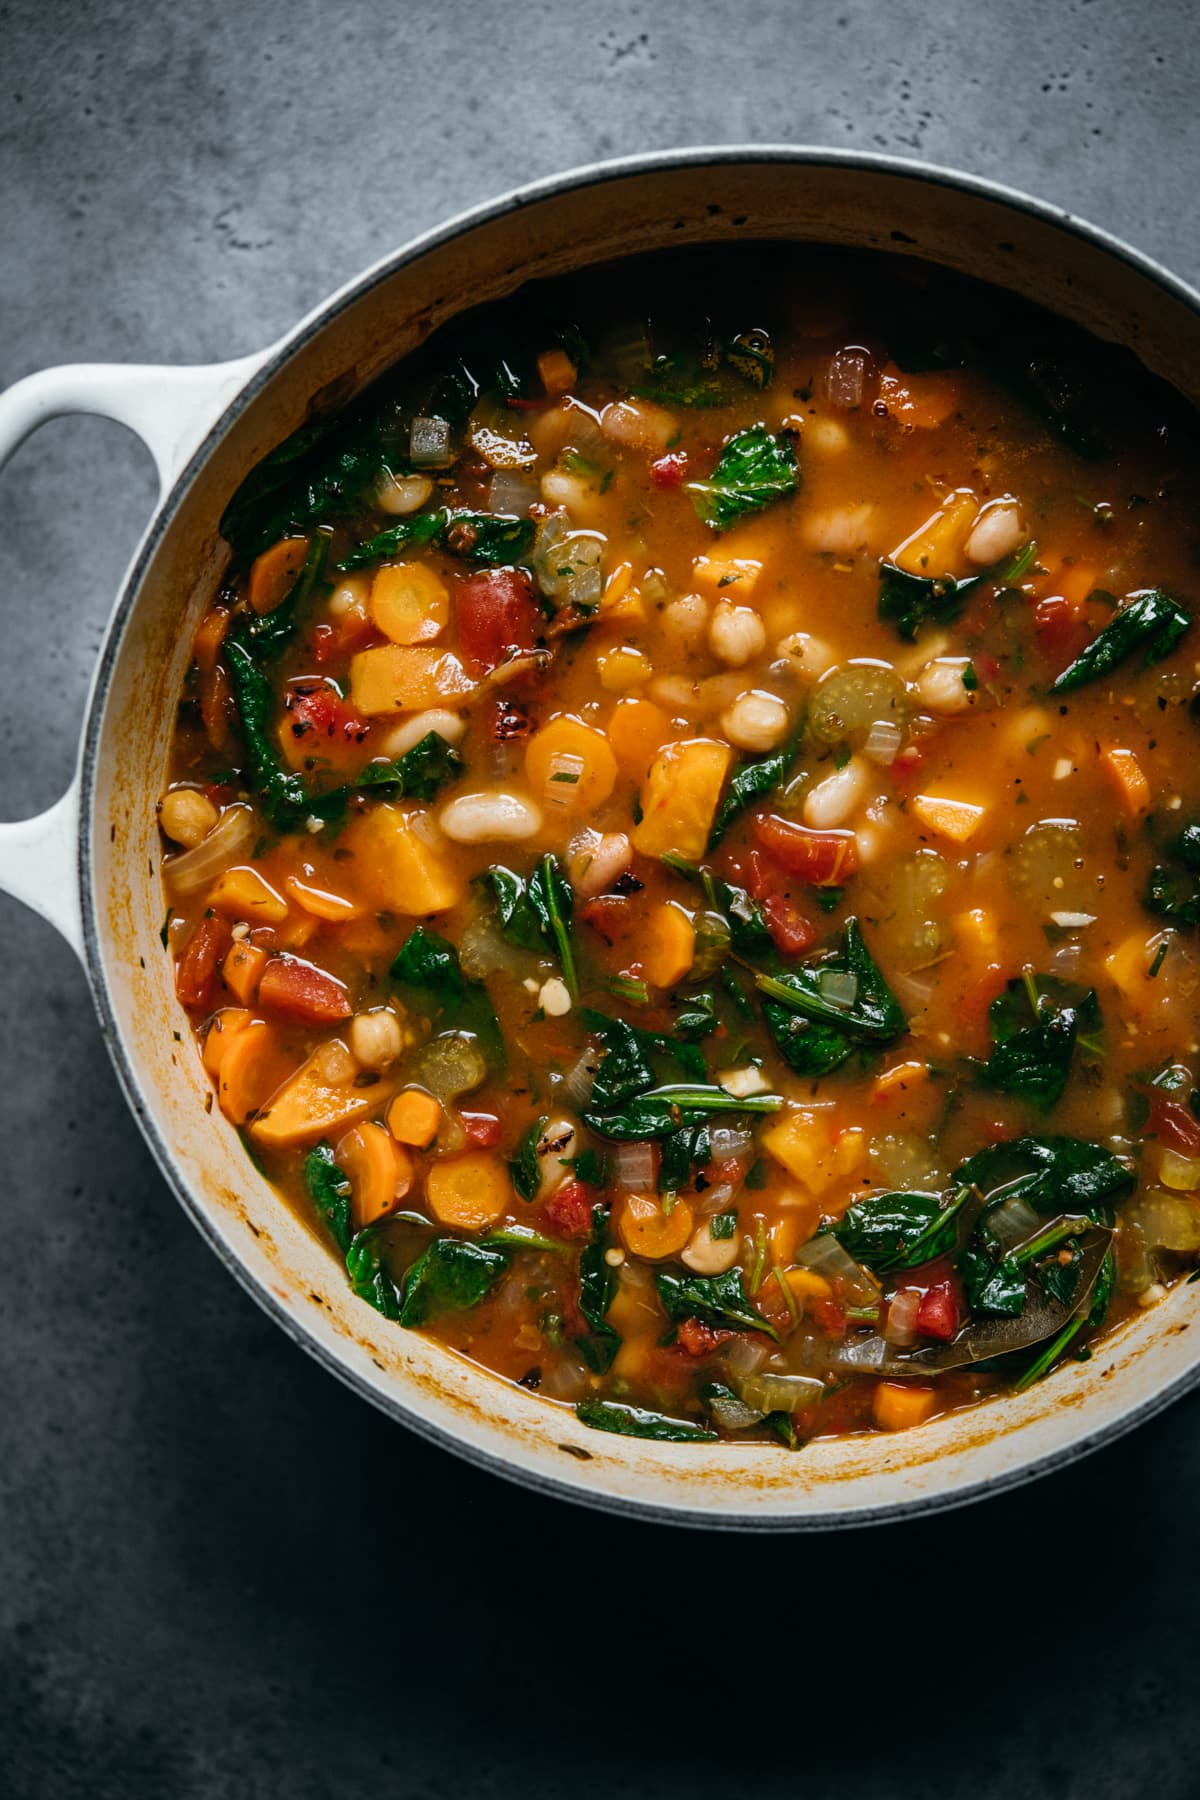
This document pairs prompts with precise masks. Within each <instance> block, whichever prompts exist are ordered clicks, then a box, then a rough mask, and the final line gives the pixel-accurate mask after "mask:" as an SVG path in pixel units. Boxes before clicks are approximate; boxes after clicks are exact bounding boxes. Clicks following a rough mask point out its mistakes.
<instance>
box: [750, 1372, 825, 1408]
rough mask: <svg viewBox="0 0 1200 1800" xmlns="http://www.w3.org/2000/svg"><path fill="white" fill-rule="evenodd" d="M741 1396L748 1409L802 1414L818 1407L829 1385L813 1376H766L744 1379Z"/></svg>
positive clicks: (764, 1374)
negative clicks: (807, 1408) (749, 1407)
mask: <svg viewBox="0 0 1200 1800" xmlns="http://www.w3.org/2000/svg"><path fill="white" fill-rule="evenodd" d="M738 1392H739V1393H740V1394H741V1397H742V1399H743V1400H744V1401H745V1402H746V1404H747V1406H755V1407H758V1408H760V1409H761V1412H763V1413H769V1412H786V1413H794V1412H800V1411H801V1410H802V1409H803V1408H804V1407H806V1406H816V1405H817V1403H818V1401H819V1400H820V1399H821V1398H822V1396H823V1395H824V1393H825V1383H824V1382H823V1381H818V1380H817V1378H816V1377H815V1376H813V1375H771V1374H769V1373H767V1372H765V1371H764V1372H763V1373H761V1374H758V1375H746V1376H744V1377H743V1379H742V1381H741V1383H740V1385H739V1388H738Z"/></svg>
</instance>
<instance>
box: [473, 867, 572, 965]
mask: <svg viewBox="0 0 1200 1800" xmlns="http://www.w3.org/2000/svg"><path fill="white" fill-rule="evenodd" d="M483 879H484V880H485V881H486V882H487V883H488V885H489V886H490V887H491V890H492V898H493V900H494V901H495V903H496V916H497V919H498V920H499V923H500V929H501V931H502V932H503V933H504V935H505V937H506V938H507V939H508V941H509V943H511V944H516V945H517V946H518V948H519V949H522V950H537V949H540V948H541V946H542V944H543V943H545V944H548V945H549V946H550V948H551V949H552V950H553V951H554V953H555V955H556V956H557V957H558V964H559V967H560V968H561V970H562V973H563V980H564V981H565V982H566V984H567V989H568V991H569V993H570V994H571V997H572V999H575V998H577V997H578V994H579V977H578V973H577V971H576V968H575V952H574V947H573V945H572V942H571V918H572V914H573V912H574V905H575V896H574V894H573V893H572V891H571V884H570V882H569V881H568V880H567V878H566V876H565V875H564V874H563V872H562V870H561V869H560V868H559V865H558V858H557V857H555V856H552V855H550V854H547V855H545V856H543V858H542V860H541V862H540V863H539V864H538V866H537V868H536V869H535V870H534V871H533V873H532V875H530V876H529V878H528V880H526V879H525V878H524V877H522V876H520V875H515V874H514V873H513V871H512V870H511V869H506V868H503V867H502V866H501V865H499V864H497V865H496V866H494V867H493V868H490V869H488V871H487V872H486V874H485V875H484V877H483Z"/></svg>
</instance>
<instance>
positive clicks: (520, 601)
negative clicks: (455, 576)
mask: <svg viewBox="0 0 1200 1800" xmlns="http://www.w3.org/2000/svg"><path fill="white" fill-rule="evenodd" d="M454 604H455V615H456V617H457V620H458V641H459V646H460V648H461V650H462V654H463V658H464V660H465V662H466V664H467V667H468V669H469V670H470V671H471V673H472V674H473V675H486V674H488V673H490V671H491V670H492V669H495V668H498V667H499V665H500V664H501V663H502V662H507V660H508V659H509V657H510V656H512V655H513V654H514V652H516V651H520V650H533V649H535V648H536V646H537V641H538V638H539V636H540V635H541V630H542V618H541V614H540V613H539V611H538V608H537V604H536V602H535V601H534V598H533V581H532V578H531V577H530V575H529V574H528V572H527V571H526V570H525V569H481V570H480V571H479V573H478V574H476V575H468V577H467V579H466V580H465V581H463V582H460V584H459V586H458V589H457V592H456V593H455V598H454Z"/></svg>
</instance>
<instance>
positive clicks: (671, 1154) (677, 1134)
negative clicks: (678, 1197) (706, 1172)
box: [658, 1125, 712, 1194]
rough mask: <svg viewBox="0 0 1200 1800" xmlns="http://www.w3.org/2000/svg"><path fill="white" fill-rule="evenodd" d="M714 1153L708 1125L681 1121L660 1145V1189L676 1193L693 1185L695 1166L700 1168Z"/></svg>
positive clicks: (662, 1191) (668, 1192) (660, 1191)
mask: <svg viewBox="0 0 1200 1800" xmlns="http://www.w3.org/2000/svg"><path fill="white" fill-rule="evenodd" d="M711 1157H712V1143H711V1139H710V1137H709V1130H708V1126H707V1125H681V1126H680V1128H679V1130H678V1131H673V1132H671V1133H670V1135H669V1136H668V1137H665V1138H663V1139H662V1142H661V1144H660V1145H659V1163H658V1191H659V1193H660V1194H674V1193H677V1192H678V1191H679V1189H680V1188H685V1187H689V1186H690V1185H691V1179H692V1170H693V1168H697V1169H701V1168H703V1167H704V1165H705V1163H707V1162H709V1161H710V1160H711Z"/></svg>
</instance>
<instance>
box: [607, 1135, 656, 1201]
mask: <svg viewBox="0 0 1200 1800" xmlns="http://www.w3.org/2000/svg"><path fill="white" fill-rule="evenodd" d="M609 1160H610V1163H611V1166H612V1176H613V1186H614V1187H617V1188H620V1189H621V1190H622V1191H623V1192H624V1193H627V1194H652V1193H653V1192H654V1183H655V1179H656V1177H657V1174H658V1158H657V1157H656V1156H655V1154H654V1145H653V1144H652V1143H650V1142H649V1141H647V1140H646V1139H639V1140H638V1141H637V1142H636V1143H633V1144H614V1145H613V1147H612V1150H611V1151H610V1152H609Z"/></svg>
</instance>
